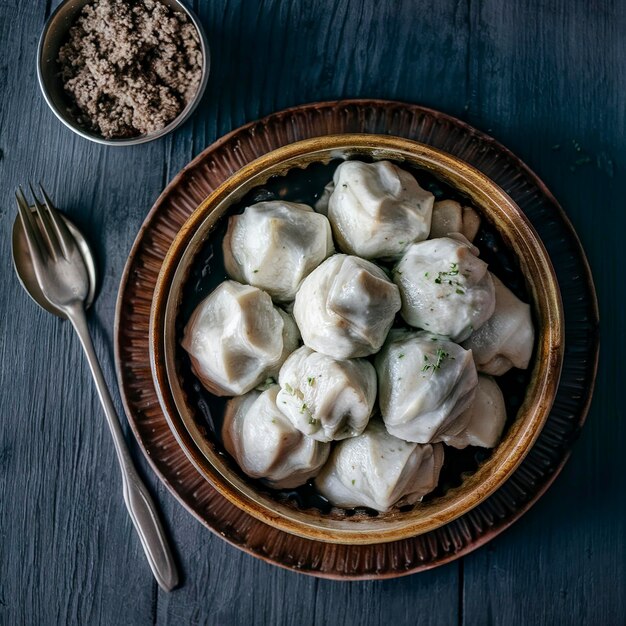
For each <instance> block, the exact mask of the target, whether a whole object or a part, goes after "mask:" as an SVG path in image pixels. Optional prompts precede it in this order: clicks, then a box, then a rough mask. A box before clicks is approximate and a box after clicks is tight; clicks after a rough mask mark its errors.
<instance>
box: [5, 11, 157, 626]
mask: <svg viewBox="0 0 626 626" xmlns="http://www.w3.org/2000/svg"><path fill="white" fill-rule="evenodd" d="M17 4H18V5H17V6H14V7H11V6H7V5H5V4H3V6H2V9H1V11H2V18H3V19H2V21H1V22H0V24H1V27H0V28H1V30H2V36H1V37H0V39H1V40H2V44H3V47H4V46H6V48H7V50H8V51H9V54H10V58H9V59H7V61H6V62H5V60H4V59H3V62H2V65H3V68H2V72H1V73H0V98H1V99H2V100H1V104H0V128H1V133H0V137H1V139H0V142H1V144H0V149H1V150H2V161H1V163H0V189H1V190H2V198H3V201H2V208H1V209H0V212H1V214H2V215H1V217H2V219H0V258H1V259H2V263H3V268H2V272H1V273H0V284H1V291H2V296H1V297H0V359H1V361H0V362H1V363H2V366H0V398H1V402H2V411H1V412H0V423H1V426H0V460H1V461H0V502H1V503H2V504H1V505H0V529H1V535H2V538H1V540H0V544H1V548H0V572H2V573H1V575H0V623H3V624H55V623H58V624H70V623H79V622H80V623H105V624H121V623H146V622H147V621H149V620H150V619H151V615H152V609H153V602H154V598H153V595H154V590H155V585H154V584H153V582H152V578H151V574H150V570H149V568H148V566H147V564H146V561H145V558H144V556H143V551H142V549H141V546H140V543H139V541H138V539H137V537H136V535H135V533H134V531H133V529H132V525H131V522H130V520H129V518H128V515H127V513H126V509H125V507H124V504H123V500H122V494H121V480H120V476H119V471H118V469H117V464H116V461H115V456H114V451H113V445H112V442H111V439H110V436H109V434H108V431H107V428H106V425H105V420H104V415H103V413H102V409H101V407H100V405H99V403H98V401H97V397H96V393H95V390H94V387H93V384H92V381H91V377H90V374H89V370H88V367H87V365H86V363H85V361H84V359H83V357H82V352H81V350H80V345H79V343H78V341H77V338H76V337H75V336H74V334H73V331H72V329H71V327H70V326H69V324H67V323H65V324H64V323H62V322H61V321H60V320H57V319H55V318H53V317H52V316H50V315H48V314H45V313H43V311H41V310H39V309H38V308H37V307H36V306H35V305H34V304H33V303H32V302H31V301H30V300H29V298H28V296H27V295H26V293H25V292H24V291H23V290H22V288H21V287H20V285H19V283H18V282H17V279H16V278H15V276H14V274H13V271H12V268H11V267H10V264H11V261H10V230H11V227H12V224H13V217H14V215H15V208H14V201H13V200H12V197H13V191H14V189H15V188H16V186H17V185H18V184H26V183H27V182H28V181H29V180H31V181H34V182H36V181H38V180H41V181H42V182H43V183H44V184H45V185H46V188H47V189H48V191H49V193H50V194H51V196H52V198H54V200H55V201H56V202H57V204H58V205H59V206H60V207H62V208H63V209H64V210H66V211H67V212H68V213H69V215H70V216H71V218H72V219H74V220H75V222H76V223H77V224H79V225H80V226H81V228H83V229H84V232H85V234H86V235H87V236H88V238H89V239H90V240H91V242H92V244H93V247H94V251H95V253H96V256H97V261H98V269H99V275H100V279H101V287H100V294H99V298H98V300H97V303H96V306H95V310H94V312H93V313H92V315H91V316H90V318H91V319H90V327H91V330H92V332H93V336H94V342H95V348H96V351H97V353H98V354H99V356H100V358H101V360H102V363H103V369H104V373H105V376H106V378H107V379H108V381H109V382H110V383H111V384H112V385H114V384H115V375H114V371H113V360H112V349H111V346H112V343H111V342H112V337H111V332H112V324H113V311H114V303H115V295H116V291H117V285H118V282H119V276H120V274H121V271H122V267H123V264H124V262H125V259H126V256H127V252H128V249H129V247H130V244H131V241H132V239H133V237H134V234H135V233H136V231H137V229H138V227H139V225H140V223H141V221H142V219H143V216H144V214H145V212H146V207H147V206H149V205H150V203H151V202H152V201H153V199H154V198H155V197H156V195H157V194H158V192H159V189H160V188H161V186H162V180H163V174H162V170H163V167H164V165H163V161H164V151H163V144H162V143H154V144H150V145H149V146H145V147H139V148H137V149H126V150H111V149H108V148H105V147H103V146H96V145H95V144H92V143H89V142H87V141H85V140H83V139H80V138H78V137H76V136H75V135H73V134H72V133H71V132H70V131H69V130H67V129H66V128H65V127H63V126H62V125H61V124H60V123H59V122H58V121H57V120H56V118H55V117H54V116H53V114H52V113H51V112H50V111H49V109H48V107H47V106H46V105H45V103H44V101H43V98H42V97H41V94H40V93H39V88H38V85H37V79H36V74H35V65H34V59H35V50H36V46H37V38H38V35H39V32H40V30H41V28H42V27H43V23H44V3H17ZM3 54H4V50H3ZM150 164H156V167H154V166H153V165H150ZM138 180H140V181H141V184H137V181H138ZM117 405H118V410H119V411H122V407H121V403H119V402H118V403H117ZM141 464H142V465H143V466H144V467H145V463H143V458H141ZM151 482H152V483H154V480H153V478H151ZM129 564H131V565H132V567H129Z"/></svg>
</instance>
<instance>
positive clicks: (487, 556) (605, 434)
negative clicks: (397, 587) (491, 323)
mask: <svg viewBox="0 0 626 626" xmlns="http://www.w3.org/2000/svg"><path fill="white" fill-rule="evenodd" d="M538 9H539V10H538ZM625 29H626V6H625V5H624V4H623V3H604V4H602V5H601V6H600V5H594V7H593V9H592V8H591V6H590V5H589V4H588V3H585V2H560V3H554V4H551V5H550V7H548V6H545V7H541V8H540V7H538V5H537V3H528V2H524V1H523V0H520V1H517V2H513V3H500V2H495V1H487V2H482V3H472V19H471V33H472V36H471V43H470V48H471V51H472V52H471V74H470V76H471V91H472V94H473V96H472V100H471V105H470V110H469V119H470V121H471V122H474V123H476V124H477V125H478V126H482V127H483V128H488V127H490V128H492V129H493V131H492V132H493V134H494V135H495V136H496V137H497V138H498V139H500V140H502V141H503V142H504V143H505V144H506V145H508V146H509V147H510V148H511V149H513V150H514V151H515V152H517V153H518V154H519V155H520V156H521V157H522V158H524V159H526V161H527V162H528V163H529V164H530V165H531V166H532V167H533V168H534V169H535V170H536V171H537V172H538V173H539V175H540V176H542V178H543V179H544V181H545V182H546V183H547V184H548V186H549V187H550V188H551V189H552V191H553V192H554V193H555V195H556V196H557V198H558V199H559V200H560V202H561V203H562V205H563V207H564V208H565V210H566V211H567V213H568V215H569V217H570V218H571V219H572V221H573V223H574V226H575V227H576V229H577V231H578V233H579V234H580V237H581V239H582V243H583V245H584V247H585V249H586V251H587V254H588V256H589V260H590V262H591V267H592V268H593V270H594V277H595V281H596V287H597V290H598V296H599V301H600V311H601V334H602V340H603V345H602V355H601V364H600V370H599V376H598V381H597V390H596V393H595V398H594V403H593V406H592V410H591V412H590V415H589V418H588V422H587V425H586V426H585V428H584V430H583V432H582V434H581V438H580V440H579V442H578V443H577V445H576V446H575V449H574V453H573V456H572V458H571V460H570V462H569V464H568V465H567V467H566V468H565V470H564V472H563V475H562V476H561V477H559V478H558V479H557V481H556V483H555V485H554V486H553V487H552V488H551V489H550V490H549V491H548V493H547V494H546V496H545V497H544V498H543V500H542V501H541V502H540V503H539V504H538V505H536V506H535V507H534V508H533V509H532V510H531V511H530V512H529V513H527V515H526V516H525V518H524V519H523V520H522V521H520V522H518V523H517V524H516V526H515V527H514V528H512V529H511V530H509V531H508V532H507V533H505V534H504V535H503V536H502V537H500V538H499V539H497V540H496V541H494V542H493V543H492V544H490V545H489V547H487V548H486V549H483V550H480V551H479V552H477V553H475V554H473V555H470V556H469V557H468V558H466V559H465V567H464V598H465V604H464V607H463V617H464V622H465V623H467V624H506V625H507V626H513V625H515V624H623V623H624V621H625V620H626V600H625V596H624V592H623V590H624V587H625V585H626V540H625V537H626V498H624V488H623V486H622V484H621V476H623V475H624V473H625V472H626V457H624V454H623V453H622V450H621V446H622V442H623V441H624V440H625V438H626V426H625V422H624V419H623V417H624V416H623V409H621V408H620V407H621V405H622V403H621V399H620V398H619V397H618V393H619V391H618V389H619V381H620V380H621V379H623V373H622V369H623V368H622V366H621V359H622V357H621V355H622V354H623V353H624V350H625V349H626V335H625V334H624V332H623V319H624V315H623V311H624V306H625V305H626V302H625V290H624V282H623V280H621V279H619V280H618V276H619V274H618V272H619V271H620V269H619V268H621V267H623V266H624V264H625V263H626V251H625V248H624V245H623V242H622V233H623V228H624V211H623V204H624V200H623V192H622V189H621V186H619V185H618V180H619V179H620V175H621V176H623V172H624V169H625V168H626V125H625V121H626V120H625V111H626V108H625V105H624V93H626V55H625V52H626V46H625V44H624V35H623V34H624V32H625ZM566 314H567V312H566Z"/></svg>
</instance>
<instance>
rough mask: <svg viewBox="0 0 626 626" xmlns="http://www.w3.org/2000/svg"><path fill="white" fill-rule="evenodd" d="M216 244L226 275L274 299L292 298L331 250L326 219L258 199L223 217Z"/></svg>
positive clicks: (300, 207)
mask: <svg viewBox="0 0 626 626" xmlns="http://www.w3.org/2000/svg"><path fill="white" fill-rule="evenodd" d="M222 246H223V250H224V264H225V266H226V271H227V272H228V275H229V276H230V277H231V278H234V279H236V280H238V281H239V282H242V283H248V284H249V285H254V286H255V287H259V288H260V289H263V290H264V291H267V293H269V294H270V296H272V297H273V298H274V299H276V300H278V301H280V302H288V301H289V300H293V299H294V297H295V295H296V291H297V290H298V287H299V286H300V283H301V282H302V280H303V279H304V278H305V276H307V275H308V274H309V273H310V272H311V271H312V270H313V269H315V268H316V267H317V266H318V265H319V264H320V263H321V262H322V261H323V260H324V259H325V258H326V257H328V256H330V255H331V254H332V253H333V252H334V248H333V240H332V235H331V230H330V224H329V222H328V220H327V219H326V217H325V216H324V215H320V214H319V213H316V212H315V211H313V209H312V208H311V207H310V206H307V205H306V204H296V203H294V202H283V201H272V202H258V203H257V204H253V205H252V206H249V207H247V208H246V210H245V211H244V212H243V213H242V214H241V215H234V216H232V217H231V218H229V220H228V230H227V232H226V236H225V237H224V241H223V244H222Z"/></svg>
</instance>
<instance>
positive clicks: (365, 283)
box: [293, 254, 400, 359]
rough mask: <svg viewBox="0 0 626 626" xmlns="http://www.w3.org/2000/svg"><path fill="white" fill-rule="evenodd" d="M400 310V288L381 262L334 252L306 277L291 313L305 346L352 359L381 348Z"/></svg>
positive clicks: (337, 357) (333, 355) (338, 357)
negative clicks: (390, 277)
mask: <svg viewBox="0 0 626 626" xmlns="http://www.w3.org/2000/svg"><path fill="white" fill-rule="evenodd" d="M399 309H400V295H399V292H398V288H397V287H396V285H394V284H393V283H392V282H391V281H390V280H389V279H388V278H387V275H386V274H385V273H384V272H383V271H382V270H381V269H380V268H379V267H378V266H376V265H374V264H373V263H370V262H369V261H365V260H364V259H359V258H358V257H354V256H347V255H345V254H335V255H334V256H332V257H330V259H326V261H324V262H323V263H322V264H321V265H320V266H319V267H318V268H316V269H315V270H313V272H311V273H310V274H309V275H308V276H307V277H306V278H305V280H304V282H303V283H302V286H301V287H300V289H299V290H298V293H297V294H296V301H295V305H294V308H293V315H294V317H295V319H296V322H297V324H298V328H299V329H300V333H301V334H302V339H303V341H304V343H305V345H307V346H308V347H309V348H311V349H312V350H315V351H316V352H321V353H322V354H327V355H329V356H332V357H334V358H335V359H351V358H354V357H360V356H367V355H369V354H373V353H374V352H377V351H378V350H379V349H380V347H381V346H382V345H383V343H384V341H385V337H386V336H387V333H388V332H389V329H390V328H391V325H392V323H393V319H394V317H395V315H396V313H397V312H398V310H399Z"/></svg>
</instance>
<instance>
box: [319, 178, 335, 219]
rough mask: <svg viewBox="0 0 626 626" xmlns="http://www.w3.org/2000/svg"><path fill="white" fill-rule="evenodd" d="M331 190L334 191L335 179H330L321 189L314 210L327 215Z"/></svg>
mask: <svg viewBox="0 0 626 626" xmlns="http://www.w3.org/2000/svg"><path fill="white" fill-rule="evenodd" d="M333 191H335V181H334V180H331V181H330V182H329V183H328V184H327V185H326V186H325V187H324V189H323V190H322V194H321V195H320V197H319V198H318V199H317V202H316V203H315V205H314V208H315V210H316V211H317V212H318V213H321V214H322V215H328V202H329V200H330V196H331V195H332V193H333Z"/></svg>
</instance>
